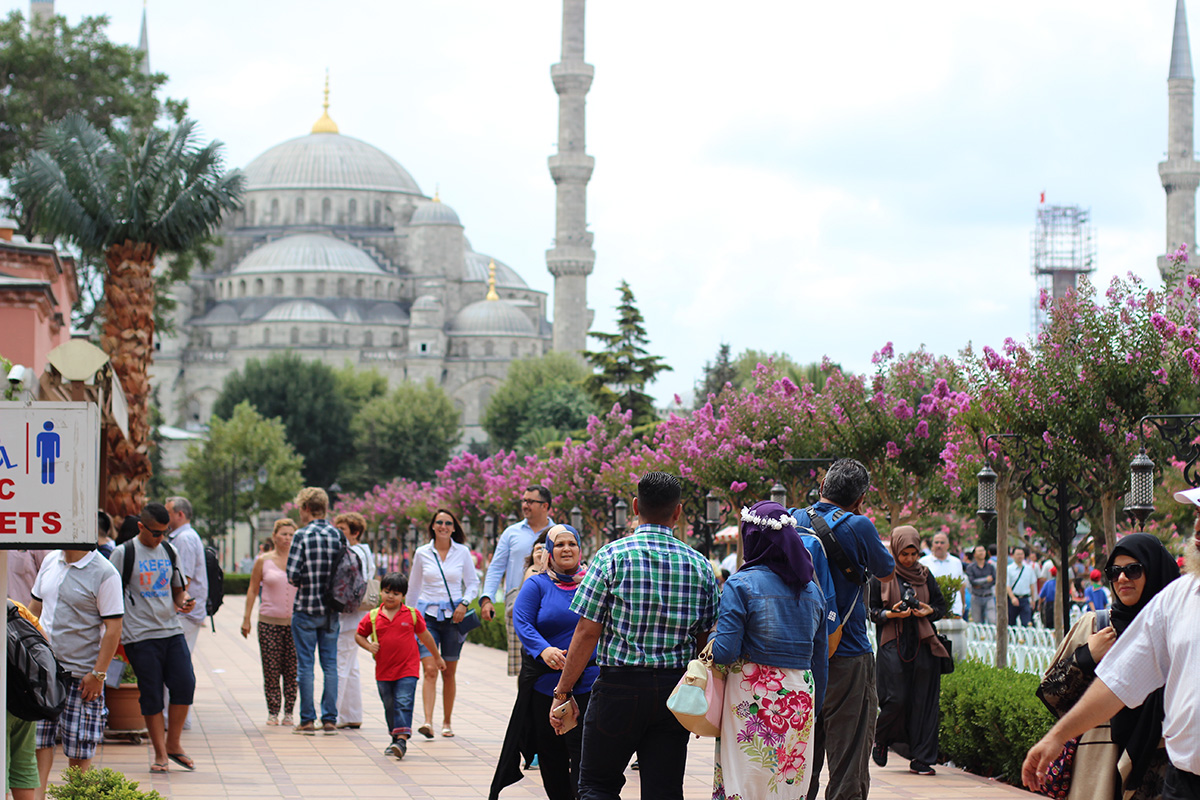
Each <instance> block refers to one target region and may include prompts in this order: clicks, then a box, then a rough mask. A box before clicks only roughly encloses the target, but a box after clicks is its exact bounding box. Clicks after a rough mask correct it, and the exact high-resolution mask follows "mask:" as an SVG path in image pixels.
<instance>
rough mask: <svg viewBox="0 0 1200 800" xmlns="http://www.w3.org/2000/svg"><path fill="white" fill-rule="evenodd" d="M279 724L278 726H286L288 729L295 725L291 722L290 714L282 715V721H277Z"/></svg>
mask: <svg viewBox="0 0 1200 800" xmlns="http://www.w3.org/2000/svg"><path fill="white" fill-rule="evenodd" d="M279 724H280V725H286V726H287V727H289V728H290V727H292V725H294V724H295V723H294V722H293V721H292V715H291V714H284V715H283V719H281V720H279Z"/></svg>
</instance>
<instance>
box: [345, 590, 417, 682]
mask: <svg viewBox="0 0 1200 800" xmlns="http://www.w3.org/2000/svg"><path fill="white" fill-rule="evenodd" d="M414 620H415V622H414ZM424 631H425V619H424V617H422V616H421V615H420V614H418V613H416V612H415V611H413V609H411V608H409V607H408V606H406V605H403V604H401V606H400V609H399V610H398V611H397V612H396V616H395V617H393V618H392V619H388V615H387V612H386V611H384V610H383V609H382V608H380V609H379V614H378V615H377V616H376V619H375V632H376V637H377V641H378V642H379V653H378V654H376V656H375V680H377V681H395V680H399V679H401V678H416V677H418V676H420V674H421V657H420V654H419V653H418V652H417V634H420V633H424ZM358 635H359V636H361V637H363V638H364V639H370V638H371V612H369V611H368V612H367V613H366V615H365V616H363V618H362V621H361V622H359V623H358Z"/></svg>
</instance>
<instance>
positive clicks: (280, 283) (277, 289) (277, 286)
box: [273, 278, 283, 297]
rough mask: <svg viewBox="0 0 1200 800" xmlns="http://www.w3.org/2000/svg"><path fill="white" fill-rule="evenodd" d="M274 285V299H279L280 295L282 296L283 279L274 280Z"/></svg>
mask: <svg viewBox="0 0 1200 800" xmlns="http://www.w3.org/2000/svg"><path fill="white" fill-rule="evenodd" d="M274 285H275V288H274V290H273V291H274V294H275V296H276V297H279V296H280V295H282V294H283V278H276V279H275V284H274Z"/></svg>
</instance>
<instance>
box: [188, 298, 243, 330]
mask: <svg viewBox="0 0 1200 800" xmlns="http://www.w3.org/2000/svg"><path fill="white" fill-rule="evenodd" d="M239 322H241V316H240V315H239V314H238V312H237V309H236V308H234V307H233V306H232V305H230V304H229V303H218V304H217V305H215V306H213V308H212V310H211V311H209V312H208V313H207V314H205V315H204V316H203V317H202V318H201V319H198V320H196V321H195V322H194V323H192V324H194V325H237V324H238V323H239Z"/></svg>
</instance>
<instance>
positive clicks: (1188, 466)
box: [1125, 414, 1200, 530]
mask: <svg viewBox="0 0 1200 800" xmlns="http://www.w3.org/2000/svg"><path fill="white" fill-rule="evenodd" d="M1146 423H1150V424H1151V425H1153V426H1154V428H1155V430H1156V431H1158V435H1159V438H1161V439H1163V440H1164V441H1166V442H1169V443H1170V444H1171V446H1172V448H1173V449H1174V451H1175V455H1176V456H1178V457H1179V458H1180V459H1186V461H1184V465H1183V479H1184V480H1185V481H1187V483H1188V485H1189V486H1191V487H1192V488H1195V487H1196V486H1200V463H1198V462H1200V443H1198V442H1197V434H1198V433H1200V431H1198V430H1197V428H1200V414H1147V415H1146V416H1144V417H1142V418H1141V419H1139V420H1138V423H1137V427H1138V436H1139V437H1140V438H1141V440H1142V446H1141V449H1140V451H1139V452H1138V454H1137V455H1135V456H1134V457H1133V461H1131V462H1129V494H1127V495H1126V496H1125V513H1126V514H1128V515H1129V516H1130V517H1132V518H1133V519H1135V520H1136V521H1137V524H1138V530H1144V529H1145V526H1146V519H1147V518H1148V517H1149V516H1150V515H1151V514H1153V513H1154V462H1153V461H1151V460H1150V456H1148V455H1147V454H1146Z"/></svg>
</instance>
